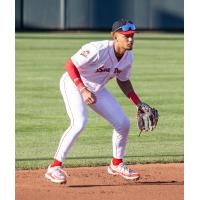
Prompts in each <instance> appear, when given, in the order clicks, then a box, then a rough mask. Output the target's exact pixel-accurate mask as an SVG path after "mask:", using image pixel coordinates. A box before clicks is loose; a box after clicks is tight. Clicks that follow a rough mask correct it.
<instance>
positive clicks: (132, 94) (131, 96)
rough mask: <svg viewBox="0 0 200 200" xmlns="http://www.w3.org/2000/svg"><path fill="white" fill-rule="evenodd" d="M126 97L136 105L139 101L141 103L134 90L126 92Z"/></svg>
mask: <svg viewBox="0 0 200 200" xmlns="http://www.w3.org/2000/svg"><path fill="white" fill-rule="evenodd" d="M128 98H129V99H130V100H131V102H133V103H134V104H135V105H138V104H139V103H141V101H140V99H139V97H138V96H137V94H136V93H135V91H134V90H132V91H131V92H129V93H128Z"/></svg>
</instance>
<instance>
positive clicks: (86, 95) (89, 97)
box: [82, 89, 96, 105]
mask: <svg viewBox="0 0 200 200" xmlns="http://www.w3.org/2000/svg"><path fill="white" fill-rule="evenodd" d="M82 97H83V100H84V102H85V103H86V104H87V105H90V104H94V103H96V96H95V94H93V93H92V92H90V91H89V90H88V89H84V90H83V91H82Z"/></svg>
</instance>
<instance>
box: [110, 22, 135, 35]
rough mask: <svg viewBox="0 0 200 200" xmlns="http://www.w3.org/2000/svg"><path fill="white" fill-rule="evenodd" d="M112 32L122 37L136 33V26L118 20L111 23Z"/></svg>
mask: <svg viewBox="0 0 200 200" xmlns="http://www.w3.org/2000/svg"><path fill="white" fill-rule="evenodd" d="M112 32H118V33H121V34H123V35H128V34H134V33H138V31H137V30H136V26H135V24H134V23H133V22H132V21H129V20H125V19H120V20H118V21H116V22H114V23H113V25H112Z"/></svg>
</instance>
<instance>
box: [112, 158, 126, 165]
mask: <svg viewBox="0 0 200 200" xmlns="http://www.w3.org/2000/svg"><path fill="white" fill-rule="evenodd" d="M122 162H123V159H117V158H113V159H112V164H113V165H114V166H117V165H119V164H120V163H122Z"/></svg>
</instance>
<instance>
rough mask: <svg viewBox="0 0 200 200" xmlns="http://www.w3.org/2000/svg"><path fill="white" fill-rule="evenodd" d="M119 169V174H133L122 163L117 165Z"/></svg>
mask: <svg viewBox="0 0 200 200" xmlns="http://www.w3.org/2000/svg"><path fill="white" fill-rule="evenodd" d="M118 167H119V169H120V171H121V172H124V173H133V172H134V171H133V170H131V169H129V168H128V167H127V166H126V165H125V164H124V163H120V164H119V166H118Z"/></svg>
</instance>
